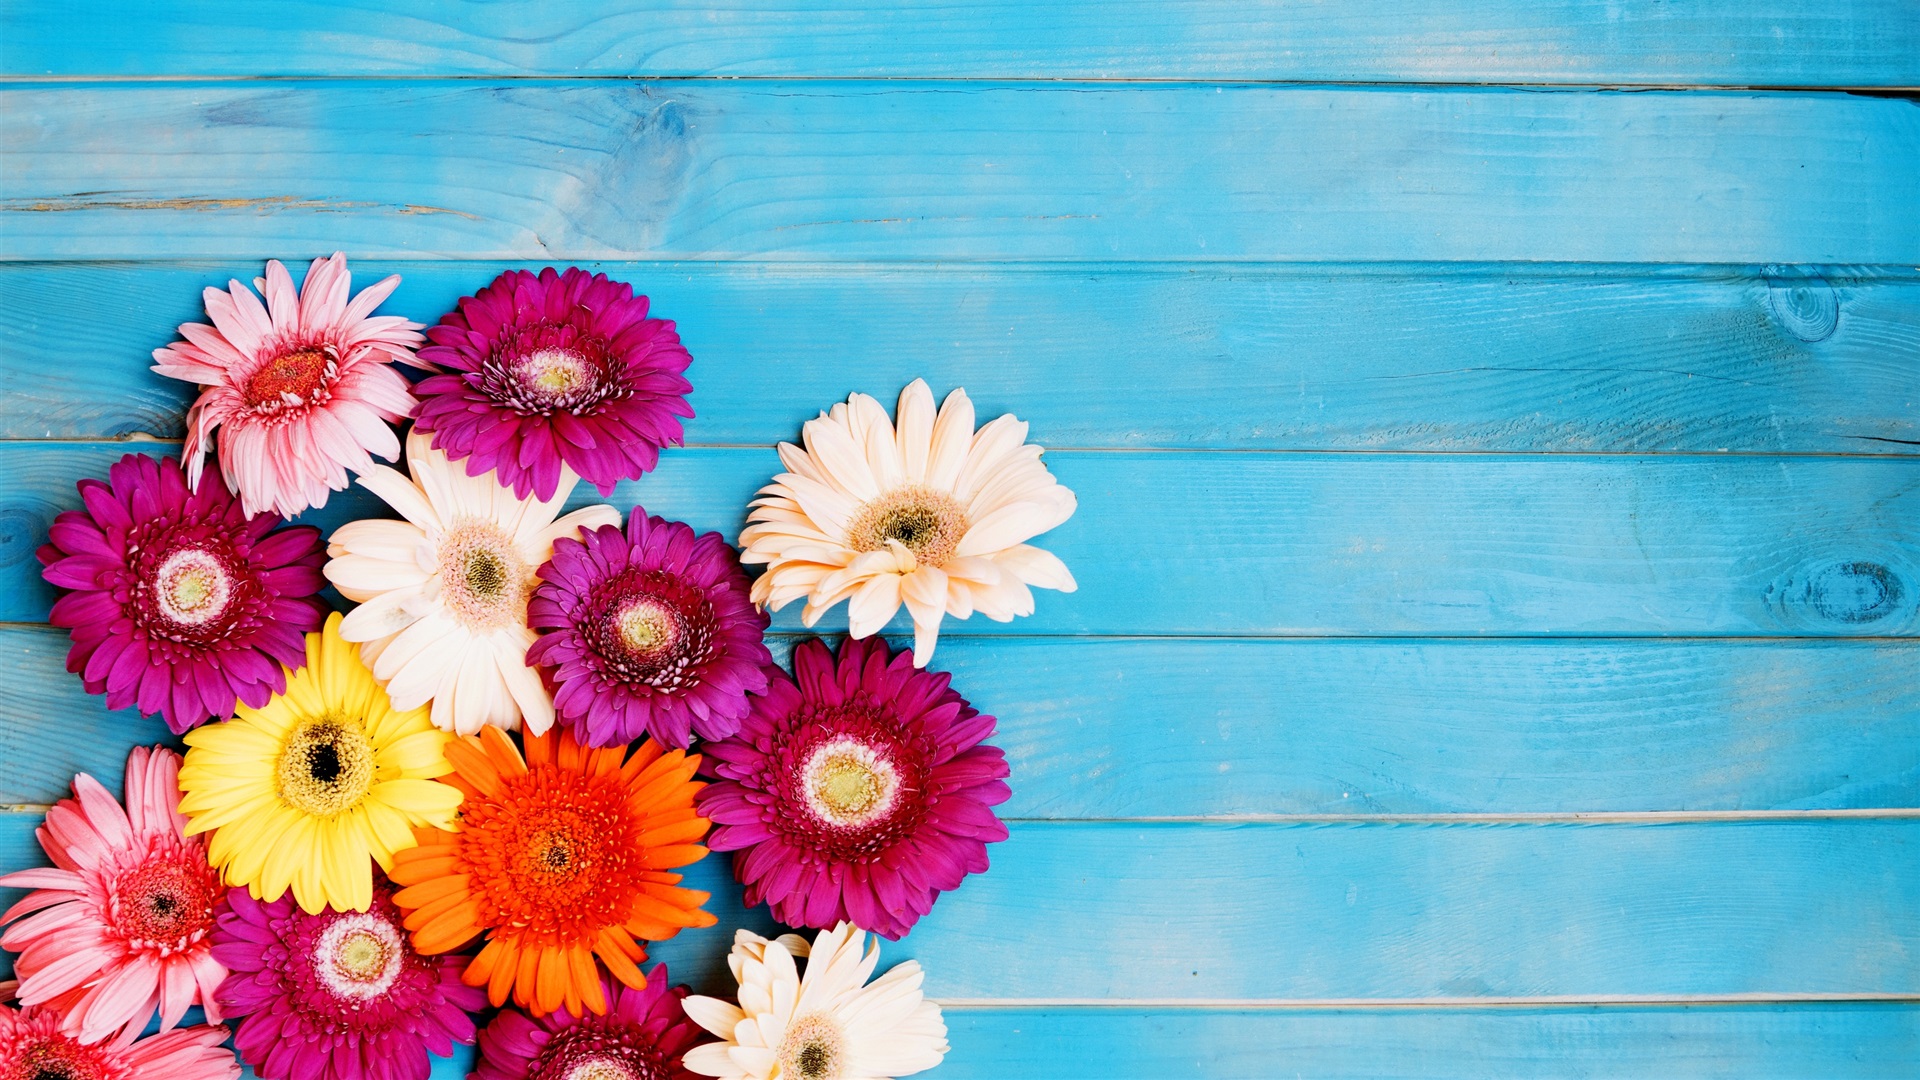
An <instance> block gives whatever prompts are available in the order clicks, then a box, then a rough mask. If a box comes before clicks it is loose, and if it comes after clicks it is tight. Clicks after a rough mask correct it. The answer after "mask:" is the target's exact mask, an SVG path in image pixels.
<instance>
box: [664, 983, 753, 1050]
mask: <svg viewBox="0 0 1920 1080" xmlns="http://www.w3.org/2000/svg"><path fill="white" fill-rule="evenodd" d="M680 1007H681V1008H682V1009H684V1010H686V1013H687V1017H688V1018H689V1019H691V1020H692V1021H693V1022H694V1023H696V1024H699V1025H700V1026H701V1027H703V1028H706V1029H707V1030H708V1031H711V1032H713V1033H714V1034H715V1035H718V1036H720V1037H721V1038H723V1039H729V1038H732V1037H733V1028H734V1025H735V1024H738V1023H739V1022H740V1021H742V1020H745V1019H746V1018H747V1014H746V1013H743V1012H741V1011H740V1009H739V1007H738V1006H736V1005H734V1004H732V1003H731V1002H726V1001H721V1000H720V999H719V998H710V997H702V996H700V995H698V994H696V995H693V996H691V997H688V998H685V999H683V1000H682V1001H681V1002H680Z"/></svg>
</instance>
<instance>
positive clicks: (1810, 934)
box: [0, 813, 1920, 1002]
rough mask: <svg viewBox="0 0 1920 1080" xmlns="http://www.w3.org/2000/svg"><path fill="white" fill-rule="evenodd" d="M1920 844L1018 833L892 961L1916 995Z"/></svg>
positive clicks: (970, 982)
mask: <svg viewBox="0 0 1920 1080" xmlns="http://www.w3.org/2000/svg"><path fill="white" fill-rule="evenodd" d="M37 821H38V817H37V816H36V815H31V814H18V813H16V814H6V815H0V865H5V866H21V865H27V864H28V862H34V863H37V862H38V861H39V860H38V859H36V858H35V856H34V853H35V852H36V851H37V850H38V849H37V845H36V844H35V843H34V841H33V837H32V832H31V829H32V827H33V825H34V824H35V823H36V822H37ZM1916 839H1920V821H1916V820H1911V819H1909V820H1843V821H1819V822H1778V821H1774V822H1738V823H1725V822H1713V823H1699V822H1693V823H1686V824H1665V825H1526V826H1513V825H1483V824H1472V825H1442V824H1422V825H1408V824H1333V825H1329V824H1294V825H1280V824H1260V825H1237V826H1220V825H1193V824H1177V825H1140V824H1128V823H1060V824H1039V823H1024V824H1017V825H1015V826H1014V831H1013V838H1012V839H1010V840H1008V841H1006V842H1004V843H1001V844H997V845H995V846H994V847H993V848H992V849H991V855H992V859H993V869H992V870H991V871H990V872H988V873H986V874H981V875H976V876H974V877H972V878H969V879H968V880H967V882H966V884H964V885H963V886H962V887H961V888H960V889H959V890H957V891H955V892H953V893H949V894H947V895H945V896H943V897H941V899H940V901H939V903H938V904H936V905H935V907H934V910H933V912H932V913H931V914H930V915H928V916H927V917H926V918H924V919H922V920H921V921H920V923H919V924H918V925H917V926H915V927H914V930H913V933H912V934H911V935H909V936H908V937H907V938H905V939H904V940H902V941H901V942H899V943H898V944H896V945H889V946H888V947H887V948H886V951H885V955H886V957H887V958H888V960H889V962H895V961H898V960H903V959H907V958H909V957H916V958H918V959H920V960H921V962H922V963H923V964H924V965H925V966H926V968H927V983H926V987H927V993H928V994H929V995H931V996H933V997H935V998H970V999H971V998H1060V997H1069V998H1074V999H1121V1000H1125V999H1135V1000H1139V999H1147V1000H1152V1001H1169V1002H1177V1001H1191V1002H1202V1001H1208V1000H1219V999H1249V998H1250V999H1282V1000H1293V999H1335V1000H1346V999H1350V998H1367V999H1405V998H1422V999H1424V998H1431V997H1443V998H1449V999H1474V998H1483V997H1498V998H1510V997H1528V998H1531V997H1542V996H1563V995H1565V996H1578V997H1583V998H1585V997H1593V996H1611V995H1618V994H1632V995H1654V996H1672V995H1712V996H1716V997H1719V996H1726V995H1736V994H1783V993H1784V994H1791V993H1798V994H1819V993H1851V994H1860V993H1886V994H1902V995H1912V996H1920V911H1916V910H1915V909H1914V906H1913V903H1912V897H1913V896H1914V895H1915V890H1916V889H1920V858H1916V857H1915V856H1916V852H1915V846H1914V845H1915V841H1916ZM687 883H688V884H689V885H691V886H693V887H695V888H700V889H709V890H711V891H713V892H714V894H715V899H714V900H713V901H712V902H711V904H710V907H709V910H713V911H714V912H715V913H716V914H717V915H718V916H719V925H718V926H715V927H712V928H709V929H707V930H702V931H697V932H696V931H689V932H686V933H683V934H682V935H680V936H679V937H677V938H675V939H673V940H672V941H670V942H664V943H662V944H661V945H660V946H659V947H658V948H657V949H655V950H654V951H653V954H654V956H655V958H656V959H661V960H665V961H667V962H668V964H669V966H670V968H671V969H672V971H673V972H674V976H675V978H676V980H679V979H686V980H688V981H690V982H692V983H693V984H694V985H696V986H699V987H702V988H703V989H705V988H714V989H724V988H725V981H726V978H727V976H726V968H725V963H724V957H725V950H726V943H727V942H729V941H731V940H732V930H733V928H734V927H737V926H748V927H752V928H756V929H764V928H766V927H767V926H768V923H767V921H766V915H765V912H764V909H759V910H756V911H754V912H746V911H743V910H742V909H741V908H740V906H739V893H738V891H737V889H736V888H735V887H734V886H733V885H732V884H731V877H730V872H729V870H728V868H727V863H726V862H725V860H723V859H721V858H718V857H709V858H707V859H704V860H702V861H701V862H700V863H698V864H696V865H695V866H694V867H691V868H689V872H688V876H687ZM0 899H4V897H0ZM1041 928H1044V930H1042V929H1041ZM1036 934H1039V935H1043V936H1044V940H1045V947H1044V948H1039V947H1036V940H1038V939H1037V938H1036Z"/></svg>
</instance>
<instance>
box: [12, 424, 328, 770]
mask: <svg viewBox="0 0 1920 1080" xmlns="http://www.w3.org/2000/svg"><path fill="white" fill-rule="evenodd" d="M107 476H108V482H107V483H102V482H100V481H98V480H82V481H80V484H79V488H80V498H81V499H82V500H83V501H84V502H85V503H86V507H87V508H86V509H85V510H69V511H67V512H66V513H63V514H61V515H60V516H59V517H57V518H55V519H54V522H53V528H52V529H51V530H50V535H49V536H48V540H49V541H50V542H49V543H47V544H46V545H44V546H42V547H41V548H40V552H39V555H40V562H41V563H42V565H43V566H44V569H43V570H42V571H41V574H42V575H43V576H44V577H45V578H46V579H47V581H48V582H50V583H51V584H53V585H55V586H57V587H59V588H61V589H70V590H72V591H71V592H68V593H66V594H65V595H64V596H62V597H60V599H59V600H57V601H55V603H54V605H53V613H52V615H51V617H50V621H51V622H52V623H53V625H55V626H61V627H65V628H67V629H68V630H69V631H70V632H71V633H72V636H73V648H72V649H71V650H69V651H68V653H67V670H68V671H71V672H74V673H76V674H78V675H79V676H80V678H81V680H82V682H84V683H85V684H86V688H87V692H88V693H91V694H105V695H107V707H108V708H110V709H123V708H126V707H127V706H129V705H137V706H139V708H140V711H141V712H142V713H145V714H148V715H151V714H153V713H156V712H157V713H159V714H160V715H161V716H162V717H164V718H165V719H166V721H167V726H168V727H169V728H172V729H173V732H174V734H176V735H177V734H180V733H182V732H184V731H186V730H188V729H189V728H192V727H194V726H195V725H197V724H200V723H202V722H203V721H206V720H208V719H214V718H221V717H228V716H232V715H233V711H234V705H235V702H236V701H237V702H242V703H245V704H246V705H249V706H252V707H254V708H258V707H260V706H262V705H265V704H266V703H267V699H268V698H270V697H272V696H273V695H274V694H277V693H279V692H280V691H281V690H284V689H285V688H286V674H285V672H284V671H282V669H281V665H283V664H284V665H286V666H287V667H293V668H298V667H299V666H300V665H301V664H302V663H304V662H305V658H306V654H307V647H306V634H307V632H308V631H311V630H317V629H319V628H320V622H321V620H322V619H324V618H325V617H326V612H327V609H326V605H325V603H324V602H322V601H321V600H320V599H319V598H318V597H317V596H315V595H314V594H315V593H317V592H319V591H320V588H321V586H322V585H324V584H326V582H325V580H324V579H323V578H322V577H321V576H320V564H321V563H323V562H324V561H326V551H325V549H324V548H323V547H322V546H321V543H320V530H318V529H315V528H312V527H309V526H304V525H302V526H295V527H293V528H288V529H281V530H279V531H278V532H275V531H273V527H274V526H275V525H277V524H279V523H280V519H279V518H277V517H274V516H273V515H271V514H262V515H260V516H259V517H256V518H252V519H249V518H248V517H247V516H246V514H245V513H244V512H243V511H242V510H241V507H240V503H239V501H238V500H236V499H235V498H234V497H233V495H232V494H231V493H230V492H229V491H228V490H227V487H226V485H225V484H224V483H222V482H221V480H220V478H219V477H216V476H206V477H202V478H201V481H200V489H199V490H198V491H189V490H188V489H187V480H186V477H185V475H183V474H182V473H181V471H180V464H179V462H176V461H173V460H171V459H168V460H164V461H162V460H158V459H155V458H150V457H146V456H143V455H140V454H128V455H127V456H126V457H123V458H121V459H120V460H119V462H118V463H116V464H115V465H114V466H113V468H112V469H111V470H109V471H108V474H107Z"/></svg>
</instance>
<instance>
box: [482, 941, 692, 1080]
mask: <svg viewBox="0 0 1920 1080" xmlns="http://www.w3.org/2000/svg"><path fill="white" fill-rule="evenodd" d="M601 989H602V992H603V993H605V994H606V998H607V1002H608V1005H609V1008H608V1009H607V1012H606V1015H604V1016H597V1015H595V1014H593V1013H587V1014H586V1015H584V1016H575V1015H574V1014H573V1013H572V1012H570V1011H568V1010H566V1009H561V1010H559V1011H558V1012H552V1013H548V1014H547V1015H546V1016H543V1017H540V1018H539V1019H537V1020H536V1019H533V1018H531V1017H529V1016H527V1014H525V1013H523V1012H521V1011H520V1010H518V1009H511V1008H510V1009H507V1010H505V1011H504V1012H502V1013H501V1014H500V1015H499V1016H497V1017H495V1018H494V1021H493V1023H491V1024H488V1025H487V1027H486V1030H485V1031H482V1032H481V1033H480V1060H479V1062H478V1064H477V1065H476V1066H475V1069H474V1073H473V1080H694V1076H693V1074H692V1073H690V1072H688V1071H687V1070H686V1069H685V1068H684V1067H682V1065H681V1064H680V1059H681V1057H682V1056H684V1055H685V1054H686V1052H687V1048H688V1047H691V1046H692V1045H693V1044H694V1043H696V1042H700V1041H702V1040H703V1039H705V1037H706V1036H705V1034H704V1033H703V1032H701V1030H700V1028H699V1026H698V1025H696V1024H695V1023H694V1022H693V1021H691V1020H689V1019H687V1014H686V1013H685V1011H683V1009H682V1008H681V1002H682V1001H684V1000H685V999H686V996H687V988H686V987H684V986H675V987H673V988H671V989H669V988H668V986H667V965H665V964H658V965H655V967H654V969H653V970H652V971H649V972H647V978H646V986H644V987H643V988H641V989H639V990H631V989H628V988H627V987H625V986H622V985H621V984H619V983H617V982H615V981H613V980H611V979H607V978H605V977H602V979H601Z"/></svg>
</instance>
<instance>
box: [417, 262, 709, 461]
mask: <svg viewBox="0 0 1920 1080" xmlns="http://www.w3.org/2000/svg"><path fill="white" fill-rule="evenodd" d="M427 337H428V339H429V340H431V341H432V342H433V344H432V345H430V346H428V347H427V348H424V349H422V350H420V358H421V359H422V360H426V361H429V362H431V363H435V364H438V365H440V366H442V367H444V368H445V369H446V370H447V373H446V374H444V375H436V376H434V377H433V378H430V379H427V380H425V381H424V382H422V383H421V384H420V385H419V386H418V387H416V388H415V392H416V393H417V394H418V395H419V397H420V405H419V408H417V409H416V410H414V422H415V424H416V426H418V427H419V429H420V430H421V431H430V432H432V433H433V445H434V447H435V449H438V450H442V451H445V452H446V455H447V456H448V457H449V458H452V459H453V460H455V461H459V460H461V459H463V458H464V459H465V460H466V467H467V473H468V474H469V475H471V476H483V475H485V474H486V473H487V471H488V470H490V469H497V470H499V476H500V482H501V483H503V484H505V485H507V486H508V487H510V488H512V489H513V491H514V494H516V495H518V496H520V497H521V498H523V499H524V498H526V497H527V496H528V494H529V493H531V494H534V495H537V496H539V497H540V498H541V499H550V498H552V497H553V493H554V491H555V489H556V488H558V486H559V484H560V466H561V465H562V464H563V463H564V464H566V465H568V466H570V467H571V468H572V469H573V471H574V472H575V473H578V474H579V476H580V478H581V479H583V480H585V481H587V482H588V483H590V484H593V485H594V486H596V487H598V488H599V489H600V493H601V494H603V495H604V494H608V493H610V492H612V491H613V485H614V484H616V483H618V482H619V481H621V480H630V479H635V478H637V477H639V476H640V475H641V474H642V473H644V472H646V471H647V470H649V469H651V468H653V466H654V464H655V463H656V462H658V461H659V460H660V448H661V447H663V446H678V445H680V441H681V431H680V419H679V418H681V417H691V416H692V415H693V408H692V406H690V405H688V404H687V399H686V395H687V393H688V391H690V390H692V389H693V386H692V384H691V383H689V382H687V380H686V379H684V378H682V377H681V372H684V371H685V370H687V365H688V364H690V363H692V362H693V358H692V357H691V356H688V355H687V350H686V349H685V348H683V347H682V346H681V344H680V335H679V334H678V333H676V332H675V331H674V328H673V323H671V322H668V321H666V320H664V319H650V318H648V317H647V298H646V297H645V296H635V295H634V293H633V286H631V285H628V284H626V283H624V282H619V281H611V280H608V278H607V276H606V275H605V274H588V273H587V272H586V271H585V270H582V269H580V268H578V267H572V268H569V269H568V270H567V271H566V272H565V273H558V272H556V271H555V270H554V269H553V267H551V266H549V267H547V268H546V269H545V270H542V271H540V273H539V275H538V276H535V275H534V274H532V273H530V272H528V271H526V270H509V271H507V272H506V273H504V274H501V275H500V276H499V277H497V278H495V279H493V284H491V285H488V286H487V287H486V288H484V289H481V290H480V291H479V292H477V293H475V294H473V295H472V296H464V297H461V298H460V304H459V307H458V308H457V309H456V310H454V311H452V312H449V313H448V314H446V315H445V316H443V317H441V319H440V325H438V326H435V327H433V328H432V329H430V330H428V331H427Z"/></svg>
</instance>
